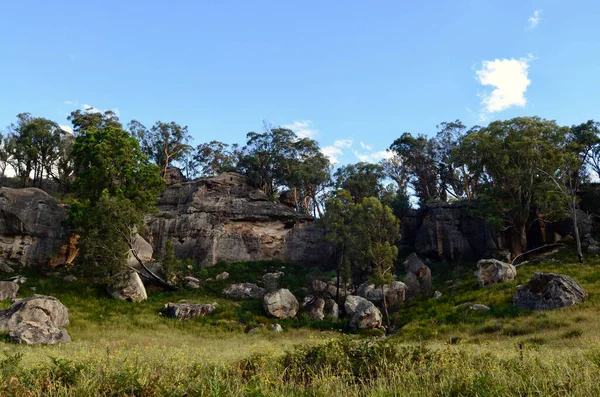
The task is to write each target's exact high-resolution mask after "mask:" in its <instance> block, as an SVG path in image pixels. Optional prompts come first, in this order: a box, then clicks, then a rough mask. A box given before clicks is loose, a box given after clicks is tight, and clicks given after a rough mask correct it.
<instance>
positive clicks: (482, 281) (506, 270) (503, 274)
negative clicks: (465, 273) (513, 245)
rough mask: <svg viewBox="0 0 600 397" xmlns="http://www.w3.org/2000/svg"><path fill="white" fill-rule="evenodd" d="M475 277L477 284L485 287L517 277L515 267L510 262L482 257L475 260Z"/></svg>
mask: <svg viewBox="0 0 600 397" xmlns="http://www.w3.org/2000/svg"><path fill="white" fill-rule="evenodd" d="M475 277H477V283H478V284H479V286H480V287H485V286H488V285H493V284H498V283H504V282H507V281H512V280H514V279H515V277H517V269H516V268H515V267H514V266H513V265H511V264H510V263H504V262H500V261H498V260H496V259H482V260H480V261H479V262H477V271H475Z"/></svg>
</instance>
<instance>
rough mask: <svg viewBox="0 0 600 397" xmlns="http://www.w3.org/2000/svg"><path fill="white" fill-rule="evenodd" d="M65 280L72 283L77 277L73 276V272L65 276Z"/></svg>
mask: <svg viewBox="0 0 600 397" xmlns="http://www.w3.org/2000/svg"><path fill="white" fill-rule="evenodd" d="M63 280H65V281H66V282H67V283H72V282H74V281H77V277H75V276H73V275H72V274H69V275H66V276H65V277H63Z"/></svg>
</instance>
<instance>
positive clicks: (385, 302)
mask: <svg viewBox="0 0 600 397" xmlns="http://www.w3.org/2000/svg"><path fill="white" fill-rule="evenodd" d="M381 297H382V300H383V310H384V312H385V320H386V322H387V331H388V332H390V331H391V330H392V325H391V324H390V314H389V313H388V308H387V299H385V291H384V289H383V284H381Z"/></svg>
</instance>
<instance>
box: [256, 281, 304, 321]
mask: <svg viewBox="0 0 600 397" xmlns="http://www.w3.org/2000/svg"><path fill="white" fill-rule="evenodd" d="M263 299H264V306H265V311H266V312H267V313H268V314H269V315H271V316H273V317H277V318H294V317H296V313H298V309H299V307H300V304H299V303H298V300H297V299H296V297H295V296H294V294H292V293H291V292H290V290H289V289H285V288H282V289H280V290H277V291H275V292H271V293H268V294H266V295H265V296H264V298H263Z"/></svg>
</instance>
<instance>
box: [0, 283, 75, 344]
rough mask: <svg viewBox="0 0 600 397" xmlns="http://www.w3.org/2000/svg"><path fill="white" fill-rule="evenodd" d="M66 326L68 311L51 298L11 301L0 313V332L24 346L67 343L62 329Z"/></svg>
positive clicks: (34, 297) (38, 296)
mask: <svg viewBox="0 0 600 397" xmlns="http://www.w3.org/2000/svg"><path fill="white" fill-rule="evenodd" d="M68 324H69V311H68V309H67V308H66V307H65V306H64V305H63V304H62V303H61V302H60V301H59V300H58V299H56V298H54V297H52V296H44V295H34V296H32V297H30V298H26V299H21V300H18V301H15V302H14V303H13V304H12V305H11V306H10V308H9V309H6V310H3V311H0V330H1V331H4V332H8V334H9V337H10V338H11V339H12V340H13V341H15V342H20V343H26V344H54V343H67V342H70V341H71V338H70V336H69V333H68V332H67V331H66V330H65V329H64V328H62V327H64V326H65V325H68Z"/></svg>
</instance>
